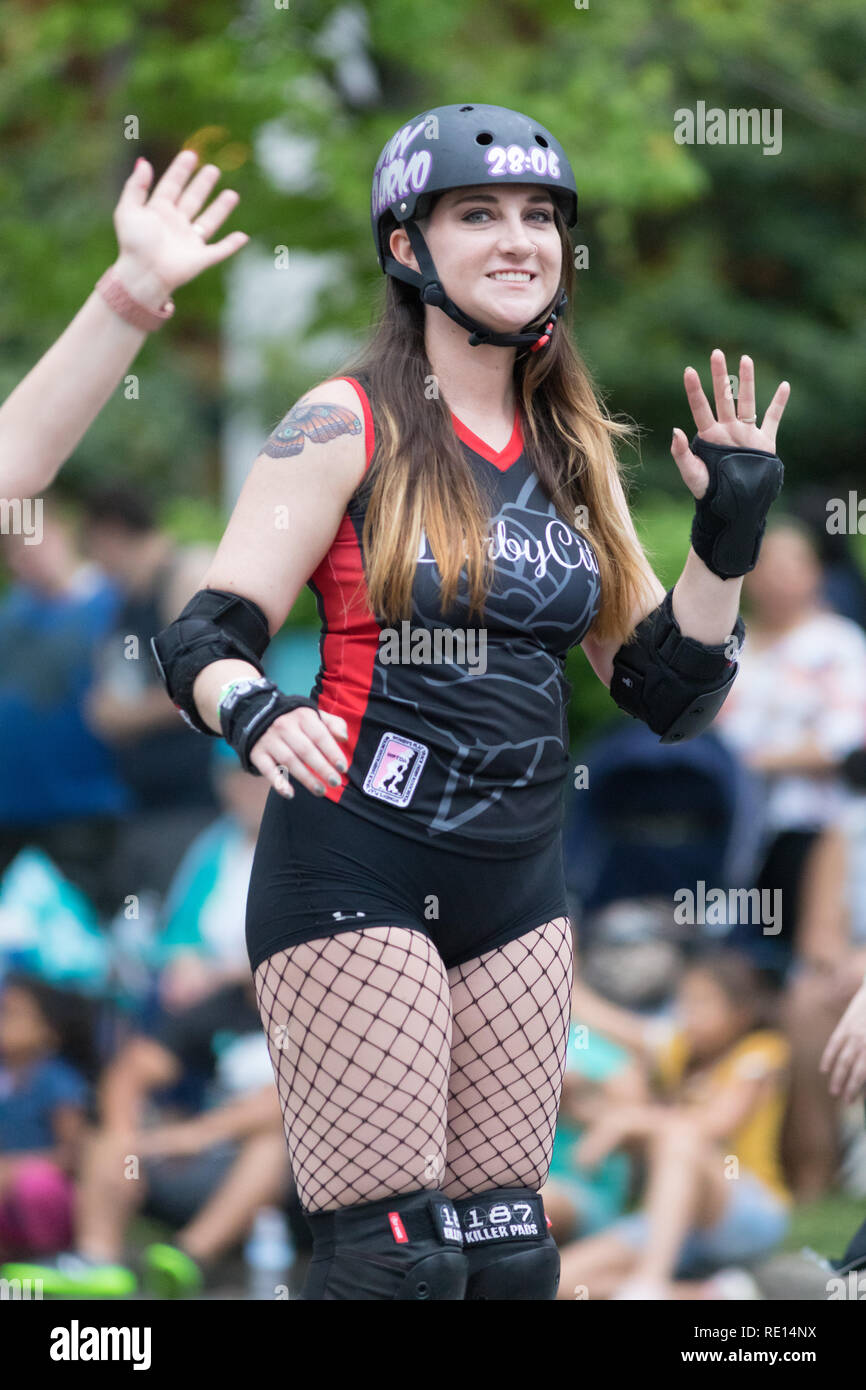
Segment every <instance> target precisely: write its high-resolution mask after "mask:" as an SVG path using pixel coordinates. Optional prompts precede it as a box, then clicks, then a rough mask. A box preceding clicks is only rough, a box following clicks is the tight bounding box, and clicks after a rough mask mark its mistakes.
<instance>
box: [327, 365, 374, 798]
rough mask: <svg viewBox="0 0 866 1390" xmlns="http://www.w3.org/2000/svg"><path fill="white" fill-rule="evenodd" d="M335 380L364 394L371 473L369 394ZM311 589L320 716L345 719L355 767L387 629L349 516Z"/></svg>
mask: <svg viewBox="0 0 866 1390" xmlns="http://www.w3.org/2000/svg"><path fill="white" fill-rule="evenodd" d="M335 379H336V380H340V381H350V382H351V383H352V385H353V386H354V388H355V390H356V391H357V393H358V397H359V399H360V401H361V406H362V408H363V411H364V428H365V448H366V454H367V467H368V468H369V466H370V460H371V458H372V457H373V449H374V447H375V439H374V433H373V412H372V410H371V409H370V402H369V400H368V398H367V393H366V391H365V390H364V388H363V386H362V385H361V383H360V382H359V381H356V380H355V378H354V377H351V376H348V377H340V378H335ZM309 585H310V588H311V589H312V590H313V592H314V593H315V594H316V595H317V596H318V599H319V606H320V610H321V615H322V688H321V691H320V693H319V697H318V701H317V704H318V707H319V710H320V711H323V712H324V713H326V714H337V715H339V716H340V718H341V719H345V721H346V726H347V728H348V731H349V737H348V739H345V740H344V739H337V746H338V747H339V748H341V749H342V750H343V753H344V755H345V757H346V761H347V762H349V763H351V761H352V759H353V757H354V756H355V747H356V745H357V742H358V738H359V735H360V732H361V721H362V719H363V717H364V712H365V710H366V708H367V701H368V699H369V696H370V688H371V686H372V683H373V669H374V667H375V664H376V653H377V651H378V648H379V634H380V632H381V628H380V627H379V624H378V623H377V622H376V619H375V618H374V617H373V615H372V613H371V612H370V610H369V608H368V607H367V606H366V600H367V582H366V577H365V575H364V563H363V559H362V556H361V545H360V541H359V538H358V535H357V532H356V530H355V527H354V524H353V522H352V519H351V517H350V516H349V515H348V513H347V514H346V515H345V516H344V517H343V520H342V521H341V522H340V526H339V529H338V531H337V534H336V536H335V537H334V539H333V541H332V542H331V548H330V550H329V551H328V553H327V555H325V556H324V558H323V559H322V561H321V563H320V564H319V565H318V567H317V568H316V569H315V570H314V572H313V574H312V575H311V576H310V580H309ZM356 592H357V596H356ZM350 604H351V606H349V605H350ZM346 786H348V776H347V774H346V773H343V774H341V777H340V785H339V787H329V786H328V785H327V784H326V785H325V795H326V796H327V797H329V798H330V800H331V801H339V800H340V798H341V797H342V795H343V790H344V788H345V787H346Z"/></svg>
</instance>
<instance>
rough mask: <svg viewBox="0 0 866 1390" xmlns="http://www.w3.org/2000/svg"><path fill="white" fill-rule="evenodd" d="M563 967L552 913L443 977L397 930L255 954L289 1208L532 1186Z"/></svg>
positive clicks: (543, 1155)
mask: <svg viewBox="0 0 866 1390" xmlns="http://www.w3.org/2000/svg"><path fill="white" fill-rule="evenodd" d="M571 973H572V953H571V930H570V926H569V923H568V919H567V918H565V917H560V918H557V919H556V920H555V921H553V922H547V923H544V924H543V925H542V926H540V927H538V928H536V929H535V930H533V931H531V932H527V933H526V934H525V935H524V936H522V937H519V938H518V939H517V940H516V941H512V942H509V943H508V945H506V946H502V947H498V948H497V949H496V950H494V951H488V952H487V953H486V954H485V955H483V956H480V957H478V958H477V959H475V960H473V961H469V962H467V963H466V964H465V965H461V966H456V967H455V968H454V969H452V970H450V971H447V972H446V970H445V967H444V965H443V963H442V959H441V957H440V956H439V953H438V951H437V950H436V948H435V946H434V945H433V943H432V942H431V940H430V939H429V937H427V936H426V935H425V934H424V933H423V932H416V931H412V930H410V929H408V928H405V927H366V928H364V929H363V930H361V931H346V932H340V933H339V934H338V935H336V936H331V937H320V938H317V939H315V940H313V941H308V942H303V943H301V944H300V945H298V946H292V947H289V948H288V949H287V950H284V951H277V952H276V953H275V954H274V955H272V956H270V957H269V958H268V960H266V961H264V962H263V963H262V964H261V965H260V966H259V968H258V970H257V971H256V976H255V981H256V992H257V996H258V1001H259V1009H260V1011H261V1015H262V1022H263V1025H264V1028H265V1032H266V1035H267V1039H268V1048H269V1051H270V1056H271V1061H272V1063H273V1067H274V1074H275V1076H276V1081H277V1089H278V1091H279V1097H280V1104H281V1106H282V1110H283V1120H284V1126H285V1131H286V1139H287V1143H288V1148H289V1157H290V1160H291V1164H292V1170H293V1173H294V1176H295V1182H296V1184H297V1188H298V1195H299V1197H300V1200H301V1203H302V1205H303V1206H304V1208H305V1209H306V1210H307V1211H308V1212H316V1211H331V1210H334V1209H336V1208H338V1207H345V1206H353V1205H356V1204H358V1203H361V1202H372V1201H376V1200H377V1199H378V1198H380V1197H387V1196H391V1195H395V1194H397V1193H402V1192H414V1191H417V1190H418V1189H419V1188H424V1187H427V1188H431V1189H433V1188H436V1189H439V1190H442V1191H444V1192H446V1193H447V1194H448V1196H450V1197H460V1196H466V1195H469V1194H471V1193H473V1192H482V1191H484V1190H485V1189H486V1188H489V1187H499V1186H528V1187H535V1188H537V1187H539V1186H541V1184H542V1183H543V1182H544V1180H545V1178H546V1175H547V1169H548V1166H549V1163H550V1154H551V1151H552V1147H553V1134H554V1129H555V1125H556V1114H557V1109H558V1106H559V1095H560V1089H561V1086H562V1074H563V1070H564V1067H565V1044H566V1037H567V1031H568V1021H569V1011H570V1000H571ZM452 1010H453V1019H452ZM452 1038H453V1050H452ZM446 1139H447V1154H446Z"/></svg>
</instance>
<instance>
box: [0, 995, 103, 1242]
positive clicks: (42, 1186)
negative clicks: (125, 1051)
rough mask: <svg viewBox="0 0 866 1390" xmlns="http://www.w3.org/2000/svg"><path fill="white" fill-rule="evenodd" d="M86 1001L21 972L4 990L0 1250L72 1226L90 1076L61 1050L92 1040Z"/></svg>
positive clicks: (60, 1238) (63, 1234)
mask: <svg viewBox="0 0 866 1390" xmlns="http://www.w3.org/2000/svg"><path fill="white" fill-rule="evenodd" d="M85 1008H86V1006H85V1005H84V1004H83V1002H79V1001H77V1000H75V999H74V997H73V996H71V995H67V994H65V993H62V992H61V991H59V990H55V989H52V988H51V986H49V985H46V984H44V983H43V982H42V981H36V980H33V979H29V978H28V977H27V976H26V975H23V974H9V975H7V976H6V977H5V979H4V981H3V985H2V991H0V1255H2V1257H3V1258H10V1257H15V1256H17V1257H20V1256H25V1255H34V1254H37V1253H44V1252H46V1251H48V1250H53V1249H56V1248H57V1246H58V1245H61V1246H62V1245H64V1244H65V1243H66V1242H67V1241H68V1239H69V1234H70V1231H71V1228H72V1212H73V1202H74V1195H75V1190H74V1184H73V1177H72V1175H73V1173H74V1171H75V1167H76V1164H77V1160H78V1155H79V1151H80V1146H81V1142H82V1139H83V1136H84V1128H85V1123H86V1112H87V1099H88V1084H87V1081H86V1079H85V1076H84V1075H83V1074H82V1071H81V1070H80V1069H79V1068H78V1067H76V1066H73V1065H71V1063H70V1062H69V1061H67V1060H66V1059H65V1058H64V1057H63V1056H62V1055H61V1049H63V1048H64V1046H66V1047H71V1046H72V1045H73V1043H72V1035H73V1033H74V1035H75V1038H76V1040H77V1042H78V1044H79V1046H80V1051H81V1055H82V1057H84V1056H85V1055H86V1051H87V1048H88V1032H87V1028H88V1024H87V1021H86V1017H85Z"/></svg>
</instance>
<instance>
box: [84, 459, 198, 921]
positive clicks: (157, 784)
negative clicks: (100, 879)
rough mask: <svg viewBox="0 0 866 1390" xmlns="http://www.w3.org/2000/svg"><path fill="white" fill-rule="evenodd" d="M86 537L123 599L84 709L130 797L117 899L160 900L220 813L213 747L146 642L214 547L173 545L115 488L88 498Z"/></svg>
mask: <svg viewBox="0 0 866 1390" xmlns="http://www.w3.org/2000/svg"><path fill="white" fill-rule="evenodd" d="M84 539H85V544H86V548H87V553H88V554H89V555H91V556H92V557H93V559H94V560H96V562H97V563H98V564H99V565H100V566H101V567H102V569H103V570H105V572H106V573H107V574H109V575H110V576H111V578H112V579H113V580H114V582H115V583H116V584H117V586H118V588H119V589H120V591H121V596H122V597H121V604H120V607H119V610H118V612H117V613H116V614H115V616H114V621H113V623H112V626H111V630H110V631H109V632H108V633H107V635H106V637H105V639H104V641H103V643H102V647H101V650H100V655H99V667H98V670H99V680H98V683H97V684H96V686H95V687H94V689H93V690H91V692H90V694H89V697H88V701H87V706H86V710H85V715H86V718H87V719H88V720H89V722H90V725H91V728H92V729H93V730H94V732H95V733H96V734H97V735H98V736H99V737H100V738H102V739H104V740H105V741H106V742H107V743H109V744H110V745H111V747H112V749H113V750H114V757H115V760H116V763H117V766H118V768H119V770H120V774H121V776H122V777H123V780H124V783H125V785H126V786H127V787H128V788H129V791H130V793H131V795H132V797H133V800H134V805H133V807H132V809H131V810H130V811H129V813H128V814H127V816H126V817H125V818H124V821H123V823H122V825H121V831H120V836H119V842H118V847H117V853H116V859H115V864H114V874H115V878H116V889H117V898H118V900H120V899H122V898H123V897H124V896H125V895H126V894H128V893H142V892H145V891H151V892H154V893H157V894H159V895H162V894H164V893H165V892H166V890H167V888H168V884H169V881H170V879H171V876H172V874H173V873H174V871H175V869H176V868H177V865H178V863H179V862H180V859H181V856H182V855H183V853H184V850H185V849H186V848H187V846H188V845H189V844H190V842H191V841H192V839H193V837H194V836H195V835H197V834H198V832H199V831H200V830H201V829H202V828H203V827H204V826H205V825H207V824H208V822H209V821H210V820H211V819H212V818H213V816H214V815H215V814H216V811H217V806H216V801H215V799H214V796H213V792H212V791H211V787H210V780H209V778H208V775H207V770H208V762H209V759H210V754H211V740H210V739H208V738H207V737H205V736H204V735H202V734H199V733H196V732H195V731H194V730H193V729H190V728H189V727H188V726H187V725H186V724H185V723H184V721H183V719H181V717H180V715H179V713H178V711H177V710H176V709H175V707H174V705H173V704H172V702H171V700H170V699H169V698H168V695H167V694H166V693H165V690H164V688H163V686H162V684H161V682H160V680H159V677H158V675H157V671H156V668H155V665H154V661H153V654H152V652H151V650H150V639H151V638H152V637H154V636H155V635H156V633H157V632H159V631H160V630H161V629H162V628H163V627H165V626H166V625H167V623H169V622H170V621H171V620H172V618H174V617H176V616H177V614H178V613H179V612H180V611H181V609H182V608H183V607H184V606H185V605H186V603H187V602H188V601H189V600H190V599H191V598H192V596H193V594H194V593H195V592H196V590H197V589H199V588H200V587H201V580H202V577H203V575H204V574H205V571H206V570H207V568H208V564H209V563H210V559H211V556H212V549H211V548H209V547H207V546H190V547H181V546H178V545H176V544H175V542H174V541H173V539H172V538H171V537H170V536H169V535H168V534H166V532H165V531H163V530H162V529H161V527H160V526H159V524H158V521H157V518H156V509H155V505H154V502H153V500H152V499H151V498H150V497H148V496H147V494H146V493H144V492H143V491H142V490H141V489H140V488H138V487H133V486H132V485H130V484H120V483H118V484H115V485H110V486H105V487H100V488H98V489H93V490H92V491H91V492H90V494H89V495H88V497H87V498H86V500H85V503H84Z"/></svg>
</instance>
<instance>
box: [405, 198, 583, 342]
mask: <svg viewBox="0 0 866 1390" xmlns="http://www.w3.org/2000/svg"><path fill="white" fill-rule="evenodd" d="M418 225H419V226H420V228H421V231H422V233H423V236H424V240H425V241H426V243H427V245H428V247H429V248H430V254H431V256H432V257H433V260H434V262H435V265H436V269H437V271H438V272H439V277H440V279H441V281H442V284H443V286H444V288H445V292H446V294H448V296H449V297H450V298H451V299H453V301H454V302H455V304H459V306H460V308H461V309H463V310H464V312H465V313H467V314H469V315H471V317H472V318H476V319H478V320H479V321H480V322H481V323H484V324H488V325H489V326H490V327H491V328H494V329H496V331H497V332H501V333H506V332H514V331H515V330H517V329H520V328H522V327H523V325H524V324H526V323H530V322H531V321H532V320H533V319H534V318H536V317H537V316H538V315H539V314H541V313H542V312H543V310H544V309H546V307H547V305H548V304H550V302H551V300H552V299H553V297H554V295H555V294H556V291H557V289H558V287H559V284H560V276H561V272H562V243H561V241H560V239H559V232H558V231H557V229H556V223H555V221H554V217H553V200H552V198H551V196H550V194H549V193H548V192H546V190H544V189H542V188H539V187H537V185H535V184H519V183H516V184H510V185H509V186H508V187H507V188H505V187H499V188H491V187H490V185H488V184H478V185H473V186H472V187H468V188H452V189H449V190H448V192H447V193H443V194H442V195H441V197H439V198H438V199H437V201H436V204H435V206H434V208H433V211H432V212H431V214H430V216H429V217H427V218H424V219H422V220H421V221H420V222H419V224H418ZM391 251H392V254H393V255H394V256H395V257H396V258H397V259H398V260H401V261H402V262H403V264H404V265H410V266H411V267H412V268H413V269H414V270H417V269H418V263H417V261H416V260H415V257H414V255H413V253H412V248H411V245H410V242H409V238H408V236H407V235H406V233H405V231H403V230H402V229H400V228H398V229H396V230H395V231H393V232H392V233H391ZM496 271H511V272H514V271H519V272H522V273H521V274H520V275H519V276H518V278H516V279H514V280H503V279H495V278H494V273H495V272H496Z"/></svg>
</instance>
